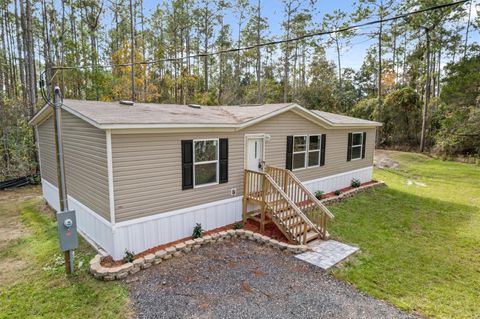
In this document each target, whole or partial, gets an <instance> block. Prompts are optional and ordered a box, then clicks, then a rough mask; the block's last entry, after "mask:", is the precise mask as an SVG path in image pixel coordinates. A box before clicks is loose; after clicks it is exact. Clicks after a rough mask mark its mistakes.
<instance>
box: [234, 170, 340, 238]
mask: <svg viewBox="0 0 480 319" xmlns="http://www.w3.org/2000/svg"><path fill="white" fill-rule="evenodd" d="M243 194H244V196H243V220H244V222H246V220H247V219H249V218H250V219H253V220H256V221H258V222H259V223H260V228H261V230H264V227H265V224H266V223H268V222H273V223H275V225H276V226H277V227H278V229H280V231H281V232H282V233H283V234H284V235H285V237H287V238H288V240H289V241H290V242H292V243H296V244H306V243H308V242H311V241H313V240H315V239H326V238H327V237H328V232H327V221H328V219H331V218H333V215H332V213H331V212H330V211H329V210H328V209H327V208H326V207H325V206H324V205H323V204H322V203H321V202H320V201H319V200H318V199H317V198H316V197H315V196H314V195H313V194H312V193H311V192H310V191H309V190H308V189H307V188H306V187H305V186H304V185H303V184H302V183H301V182H300V180H298V178H297V177H296V176H295V175H294V174H293V173H292V172H291V171H289V170H286V169H282V168H276V167H272V166H266V168H265V170H264V172H256V171H251V170H245V174H244V192H243Z"/></svg>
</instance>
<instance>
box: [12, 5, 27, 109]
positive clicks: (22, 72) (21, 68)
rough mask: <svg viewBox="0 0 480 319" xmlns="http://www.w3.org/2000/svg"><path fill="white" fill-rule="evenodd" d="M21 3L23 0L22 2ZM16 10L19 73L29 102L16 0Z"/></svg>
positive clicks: (23, 93)
mask: <svg viewBox="0 0 480 319" xmlns="http://www.w3.org/2000/svg"><path fill="white" fill-rule="evenodd" d="M20 1H21V0H20ZM14 3H15V4H14V9H15V35H16V39H17V58H18V71H19V76H20V91H21V94H22V98H23V100H24V101H26V100H27V95H26V92H25V69H24V68H25V66H24V63H23V42H22V29H21V25H20V21H21V17H20V16H19V15H18V2H17V0H14Z"/></svg>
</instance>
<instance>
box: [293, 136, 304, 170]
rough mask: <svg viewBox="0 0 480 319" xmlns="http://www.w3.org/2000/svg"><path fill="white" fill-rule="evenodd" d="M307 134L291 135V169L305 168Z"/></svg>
mask: <svg viewBox="0 0 480 319" xmlns="http://www.w3.org/2000/svg"><path fill="white" fill-rule="evenodd" d="M306 156H307V136H294V137H293V169H300V168H305V158H306Z"/></svg>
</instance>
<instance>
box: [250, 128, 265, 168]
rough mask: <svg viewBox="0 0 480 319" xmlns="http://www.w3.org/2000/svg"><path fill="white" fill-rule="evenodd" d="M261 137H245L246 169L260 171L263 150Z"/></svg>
mask: <svg viewBox="0 0 480 319" xmlns="http://www.w3.org/2000/svg"><path fill="white" fill-rule="evenodd" d="M263 143H264V138H263V137H247V149H246V153H247V154H246V157H247V158H246V165H247V167H246V168H247V169H249V170H252V171H257V172H262V171H263V170H262V161H263V151H264V144H263Z"/></svg>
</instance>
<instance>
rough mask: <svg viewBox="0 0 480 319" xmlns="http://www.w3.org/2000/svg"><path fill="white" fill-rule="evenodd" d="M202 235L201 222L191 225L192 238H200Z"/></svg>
mask: <svg viewBox="0 0 480 319" xmlns="http://www.w3.org/2000/svg"><path fill="white" fill-rule="evenodd" d="M202 236H203V228H202V224H200V223H197V224H196V225H195V227H193V233H192V238H200V237H202Z"/></svg>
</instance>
